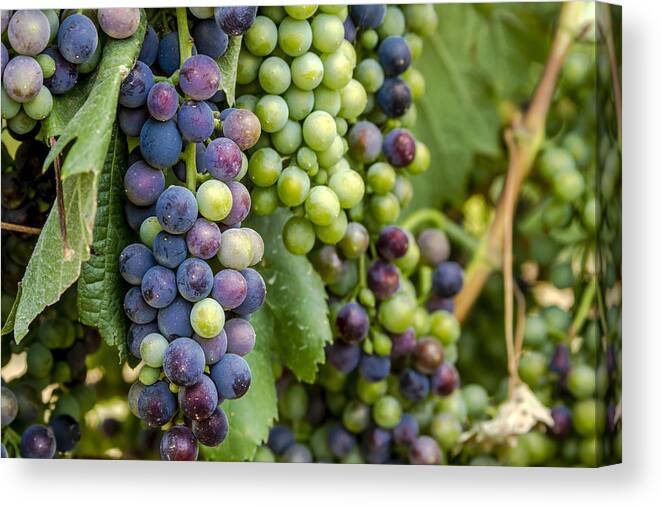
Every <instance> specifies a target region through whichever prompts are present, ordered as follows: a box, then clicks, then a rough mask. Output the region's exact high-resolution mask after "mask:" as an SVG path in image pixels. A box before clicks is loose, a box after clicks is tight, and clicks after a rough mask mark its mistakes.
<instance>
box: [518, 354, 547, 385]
mask: <svg viewBox="0 0 661 507" xmlns="http://www.w3.org/2000/svg"><path fill="white" fill-rule="evenodd" d="M546 372H547V367H546V358H545V357H544V355H542V354H540V353H539V352H535V351H533V350H529V351H527V352H524V353H523V354H522V355H521V360H520V361H519V375H520V377H521V380H523V381H524V382H525V383H526V384H528V385H529V386H531V387H538V386H540V385H541V384H542V382H543V380H544V376H545V374H546Z"/></svg>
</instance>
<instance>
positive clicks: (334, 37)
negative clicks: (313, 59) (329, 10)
mask: <svg viewBox="0 0 661 507" xmlns="http://www.w3.org/2000/svg"><path fill="white" fill-rule="evenodd" d="M343 40H344V25H343V24H342V21H341V20H340V18H338V17H337V16H333V15H332V14H319V15H317V16H315V18H314V19H313V20H312V45H313V46H314V47H315V49H317V50H318V51H321V52H322V53H332V52H333V51H335V50H337V49H338V48H339V47H340V44H342V41H343Z"/></svg>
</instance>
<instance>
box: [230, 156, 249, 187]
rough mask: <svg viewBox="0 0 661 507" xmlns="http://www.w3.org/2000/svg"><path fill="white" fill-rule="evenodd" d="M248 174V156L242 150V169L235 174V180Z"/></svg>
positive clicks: (239, 179)
mask: <svg viewBox="0 0 661 507" xmlns="http://www.w3.org/2000/svg"><path fill="white" fill-rule="evenodd" d="M246 174H248V156H247V155H246V154H245V153H244V152H241V169H240V170H239V172H238V173H237V175H236V176H234V178H233V180H234V181H241V180H242V179H243V177H244V176H245V175H246Z"/></svg>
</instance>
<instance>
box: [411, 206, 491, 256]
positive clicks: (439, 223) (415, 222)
mask: <svg viewBox="0 0 661 507" xmlns="http://www.w3.org/2000/svg"><path fill="white" fill-rule="evenodd" d="M426 223H429V224H433V225H435V226H436V227H438V228H439V229H441V230H442V231H444V232H445V233H446V234H447V235H448V236H450V239H452V240H453V241H454V242H455V243H459V244H460V245H462V246H463V247H464V248H466V249H467V250H470V251H471V252H474V251H475V250H476V249H477V248H478V246H479V242H478V240H477V239H476V238H475V237H473V236H472V235H470V234H469V233H467V232H466V231H465V230H464V229H463V228H462V227H461V226H460V225H457V224H456V223H454V222H453V221H452V220H450V219H449V218H448V217H447V216H446V215H445V214H444V213H443V212H441V211H439V210H436V209H432V208H423V209H420V210H417V211H415V212H413V213H411V214H410V215H409V216H408V217H406V218H405V219H404V220H403V221H402V223H401V226H402V227H404V228H406V229H408V230H410V231H414V230H415V229H417V228H418V227H420V226H421V225H423V224H426Z"/></svg>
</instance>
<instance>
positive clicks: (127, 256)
mask: <svg viewBox="0 0 661 507" xmlns="http://www.w3.org/2000/svg"><path fill="white" fill-rule="evenodd" d="M155 265H156V260H155V259H154V256H153V255H152V253H151V250H149V248H147V247H146V246H145V245H143V244H142V243H132V244H130V245H128V246H126V247H124V249H123V250H122V252H121V253H120V254H119V272H120V274H121V275H122V278H124V280H126V281H127V282H128V283H130V284H131V285H140V284H141V283H142V279H143V277H144V275H145V273H147V271H148V270H149V269H150V268H152V267H154V266H155Z"/></svg>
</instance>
